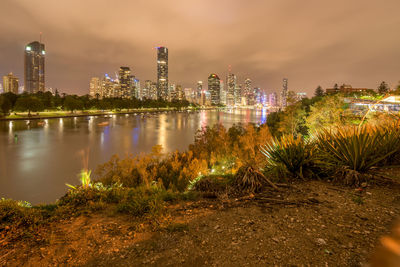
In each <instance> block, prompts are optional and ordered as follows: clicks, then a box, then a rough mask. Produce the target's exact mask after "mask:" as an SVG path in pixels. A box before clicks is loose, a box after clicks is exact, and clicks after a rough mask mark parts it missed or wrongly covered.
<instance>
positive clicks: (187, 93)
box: [183, 88, 194, 102]
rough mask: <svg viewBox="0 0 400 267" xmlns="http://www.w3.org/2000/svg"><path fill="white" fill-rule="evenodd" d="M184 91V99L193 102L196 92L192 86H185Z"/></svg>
mask: <svg viewBox="0 0 400 267" xmlns="http://www.w3.org/2000/svg"><path fill="white" fill-rule="evenodd" d="M183 92H184V99H186V100H187V101H189V102H193V98H194V93H193V89H192V88H185V89H183Z"/></svg>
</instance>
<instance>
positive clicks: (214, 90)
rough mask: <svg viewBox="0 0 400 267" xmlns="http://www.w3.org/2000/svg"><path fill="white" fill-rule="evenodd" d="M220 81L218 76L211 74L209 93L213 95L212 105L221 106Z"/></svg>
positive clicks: (209, 77)
mask: <svg viewBox="0 0 400 267" xmlns="http://www.w3.org/2000/svg"><path fill="white" fill-rule="evenodd" d="M220 90H221V88H220V80H219V77H218V75H217V74H214V73H211V74H210V76H208V92H210V95H211V104H212V105H218V104H220Z"/></svg>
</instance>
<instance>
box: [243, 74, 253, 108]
mask: <svg viewBox="0 0 400 267" xmlns="http://www.w3.org/2000/svg"><path fill="white" fill-rule="evenodd" d="M243 96H244V97H245V98H246V104H247V105H254V94H253V89H252V87H251V80H250V79H249V78H247V79H246V80H245V81H244V88H243Z"/></svg>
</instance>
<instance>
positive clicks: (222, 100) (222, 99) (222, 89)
mask: <svg viewBox="0 0 400 267" xmlns="http://www.w3.org/2000/svg"><path fill="white" fill-rule="evenodd" d="M219 88H220V91H219V103H220V104H222V105H226V90H225V86H224V81H223V80H220V85H219Z"/></svg>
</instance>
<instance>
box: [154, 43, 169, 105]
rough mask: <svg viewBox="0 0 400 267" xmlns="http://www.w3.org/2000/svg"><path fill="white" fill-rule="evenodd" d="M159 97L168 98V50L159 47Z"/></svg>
mask: <svg viewBox="0 0 400 267" xmlns="http://www.w3.org/2000/svg"><path fill="white" fill-rule="evenodd" d="M157 96H158V98H160V99H167V97H168V48H166V47H162V46H160V47H157Z"/></svg>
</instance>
